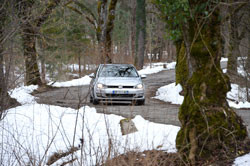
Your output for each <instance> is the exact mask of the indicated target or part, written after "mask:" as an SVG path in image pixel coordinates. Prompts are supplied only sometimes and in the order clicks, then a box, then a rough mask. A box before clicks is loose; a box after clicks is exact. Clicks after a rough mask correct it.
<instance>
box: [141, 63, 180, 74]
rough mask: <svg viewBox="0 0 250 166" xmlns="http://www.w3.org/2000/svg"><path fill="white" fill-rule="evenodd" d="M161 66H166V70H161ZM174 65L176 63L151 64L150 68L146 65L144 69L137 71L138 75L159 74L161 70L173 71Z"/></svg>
mask: <svg viewBox="0 0 250 166" xmlns="http://www.w3.org/2000/svg"><path fill="white" fill-rule="evenodd" d="M163 65H166V67H167V68H163ZM175 65H176V62H171V63H153V64H151V66H152V68H151V67H150V65H149V64H148V65H146V66H145V67H144V69H142V70H139V71H138V73H139V74H140V75H141V74H145V75H148V74H154V73H158V72H161V71H163V70H171V69H175Z"/></svg>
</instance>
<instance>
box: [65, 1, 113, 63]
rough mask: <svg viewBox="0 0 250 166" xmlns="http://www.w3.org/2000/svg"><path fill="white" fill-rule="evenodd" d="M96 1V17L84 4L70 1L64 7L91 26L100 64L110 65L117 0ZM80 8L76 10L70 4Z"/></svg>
mask: <svg viewBox="0 0 250 166" xmlns="http://www.w3.org/2000/svg"><path fill="white" fill-rule="evenodd" d="M108 2H109V1H108V0H98V6H97V16H96V15H95V13H94V12H93V11H92V10H90V8H88V7H87V6H86V5H85V4H84V3H81V2H79V1H73V0H70V1H69V2H68V3H67V4H66V6H67V7H68V8H70V9H72V10H73V11H75V12H77V13H79V14H81V15H83V17H84V18H85V19H86V20H88V22H89V23H90V24H92V25H93V27H94V29H95V32H96V38H97V41H98V45H99V49H100V57H101V62H102V63H112V49H111V46H112V37H111V36H112V31H113V28H114V20H115V10H116V4H117V0H111V1H110V2H109V3H108ZM73 3H74V4H75V5H76V6H78V7H79V8H80V10H78V9H77V8H76V7H74V6H73V5H72V4H73Z"/></svg>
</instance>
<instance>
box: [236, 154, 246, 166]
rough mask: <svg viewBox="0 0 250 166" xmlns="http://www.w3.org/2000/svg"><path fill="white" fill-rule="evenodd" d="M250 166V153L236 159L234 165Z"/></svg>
mask: <svg viewBox="0 0 250 166" xmlns="http://www.w3.org/2000/svg"><path fill="white" fill-rule="evenodd" d="M249 165H250V153H248V154H246V155H243V156H241V157H238V158H236V159H235V161H234V164H233V166H249Z"/></svg>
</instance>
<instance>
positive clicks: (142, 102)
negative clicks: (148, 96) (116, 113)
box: [137, 99, 145, 105]
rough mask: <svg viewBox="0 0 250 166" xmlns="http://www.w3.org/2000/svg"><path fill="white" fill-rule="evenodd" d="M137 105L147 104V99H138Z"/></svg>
mask: <svg viewBox="0 0 250 166" xmlns="http://www.w3.org/2000/svg"><path fill="white" fill-rule="evenodd" d="M137 105H145V99H144V100H139V101H137Z"/></svg>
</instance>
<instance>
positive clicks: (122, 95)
mask: <svg viewBox="0 0 250 166" xmlns="http://www.w3.org/2000/svg"><path fill="white" fill-rule="evenodd" d="M106 96H107V97H113V98H116V97H117V98H118V97H134V96H135V94H106Z"/></svg>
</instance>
